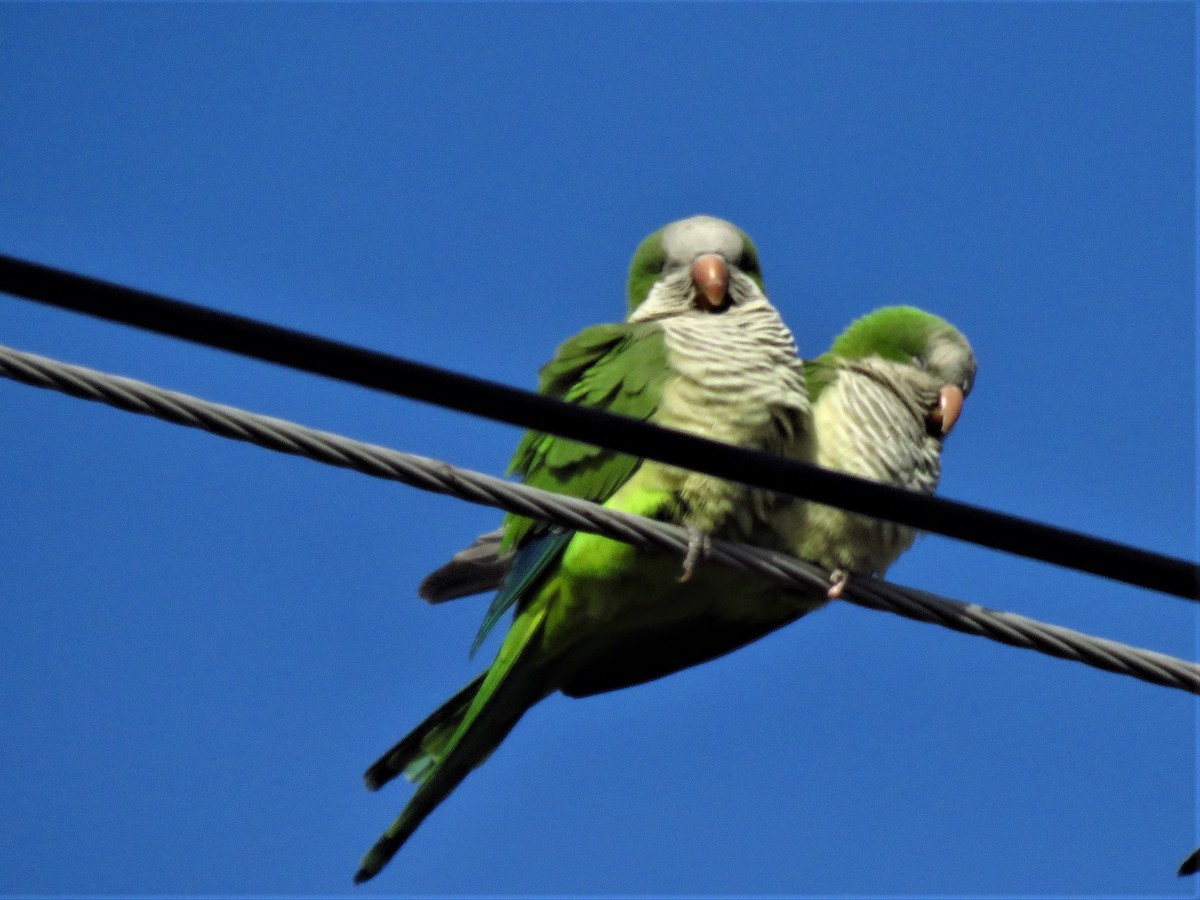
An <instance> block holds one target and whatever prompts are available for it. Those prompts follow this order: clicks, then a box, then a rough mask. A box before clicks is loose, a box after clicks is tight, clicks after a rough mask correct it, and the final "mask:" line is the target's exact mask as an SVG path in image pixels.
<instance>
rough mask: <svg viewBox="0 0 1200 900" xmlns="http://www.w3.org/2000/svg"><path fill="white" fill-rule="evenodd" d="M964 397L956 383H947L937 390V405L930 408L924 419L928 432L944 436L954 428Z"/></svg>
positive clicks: (960, 413)
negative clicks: (927, 415)
mask: <svg viewBox="0 0 1200 900" xmlns="http://www.w3.org/2000/svg"><path fill="white" fill-rule="evenodd" d="M964 399H965V398H964V397H963V392H962V388H960V387H959V386H958V385H956V384H948V385H946V386H945V387H944V388H942V389H941V391H939V392H938V404H937V406H936V407H934V408H933V409H932V410H930V413H929V417H928V418H927V419H926V420H925V424H926V425H927V426H928V428H929V433H930V434H932V435H934V436H935V437H941V438H944V437H946V435H948V434H949V433H950V431H951V429H952V428H954V423H955V422H957V421H958V417H959V416H960V415H962V407H963V400H964Z"/></svg>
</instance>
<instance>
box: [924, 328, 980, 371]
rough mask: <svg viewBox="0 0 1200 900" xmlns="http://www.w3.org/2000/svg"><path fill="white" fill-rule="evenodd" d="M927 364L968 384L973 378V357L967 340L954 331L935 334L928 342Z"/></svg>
mask: <svg viewBox="0 0 1200 900" xmlns="http://www.w3.org/2000/svg"><path fill="white" fill-rule="evenodd" d="M928 361H929V364H930V368H931V369H933V370H934V371H936V372H943V373H945V374H947V375H949V376H951V377H953V378H955V380H959V379H963V380H965V381H966V382H967V383H968V384H970V383H971V382H972V381H973V380H974V378H975V355H974V354H973V353H972V352H971V345H970V344H968V343H967V339H966V338H965V337H963V336H962V335H961V334H959V333H958V332H955V331H949V332H937V333H935V334H934V335H933V336H932V337H931V338H930V341H929V360H928Z"/></svg>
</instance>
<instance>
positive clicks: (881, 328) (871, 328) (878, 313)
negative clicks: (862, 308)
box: [826, 306, 954, 363]
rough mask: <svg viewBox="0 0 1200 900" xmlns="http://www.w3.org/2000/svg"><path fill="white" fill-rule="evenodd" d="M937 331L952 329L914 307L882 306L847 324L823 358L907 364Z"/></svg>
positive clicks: (923, 348)
mask: <svg viewBox="0 0 1200 900" xmlns="http://www.w3.org/2000/svg"><path fill="white" fill-rule="evenodd" d="M940 330H947V331H953V330H954V328H953V326H952V325H951V324H950V323H949V322H947V321H946V320H945V319H943V318H941V317H940V316H935V315H934V314H933V313H928V312H925V310H923V309H917V307H915V306H885V307H883V308H882V309H877V310H875V311H874V312H870V313H867V314H866V315H865V316H862V317H861V318H859V319H855V320H854V321H853V322H851V323H850V325H849V326H848V327H847V328H846V330H845V331H843V332H842V333H841V334H840V335H838V337H837V340H835V341H834V342H833V346H832V347H830V348H829V353H828V354H826V355H827V356H835V357H838V358H839V359H863V358H865V357H868V356H882V357H883V358H884V359H890V360H893V361H894V362H902V363H908V362H911V361H912V358H913V357H914V356H923V355H924V354H925V353H926V352H927V351H928V347H929V338H930V336H931V335H932V334H933V333H934V332H935V331H940Z"/></svg>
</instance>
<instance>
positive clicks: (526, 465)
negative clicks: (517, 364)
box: [471, 323, 667, 655]
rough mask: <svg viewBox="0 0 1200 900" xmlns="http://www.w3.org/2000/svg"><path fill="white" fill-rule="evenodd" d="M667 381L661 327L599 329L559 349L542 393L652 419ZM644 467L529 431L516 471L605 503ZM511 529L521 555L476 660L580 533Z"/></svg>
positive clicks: (517, 521) (536, 483) (487, 621)
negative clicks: (502, 622) (492, 633)
mask: <svg viewBox="0 0 1200 900" xmlns="http://www.w3.org/2000/svg"><path fill="white" fill-rule="evenodd" d="M666 375H667V351H666V346H665V344H664V343H663V336H662V329H661V328H659V327H658V326H656V325H653V324H648V323H638V324H629V323H623V324H620V325H596V326H594V327H592V328H588V329H587V330H585V331H582V332H580V333H579V334H577V335H576V336H575V337H573V338H571V339H570V340H569V341H567V342H566V343H565V344H563V345H562V346H561V347H559V348H558V353H556V354H555V356H554V359H552V360H551V361H550V362H549V363H547V364H546V365H545V366H544V367H543V368H542V371H541V378H540V383H539V386H538V391H539V393H542V394H548V395H550V396H552V397H560V398H562V399H563V400H568V401H570V402H572V403H580V404H582V405H584V406H594V407H597V408H599V409H604V410H607V411H609V412H612V413H618V414H620V415H623V416H630V417H632V418H635V419H648V418H649V417H650V416H651V415H652V414H653V413H654V410H655V409H657V408H658V400H659V397H660V396H661V394H662V387H663V382H664V381H665V379H666ZM640 464H641V460H640V459H638V458H637V457H634V456H626V455H625V454H623V453H614V452H613V451H612V450H605V449H603V448H601V447H596V446H594V445H592V444H581V443H579V442H578V441H568V440H566V439H564V438H560V437H554V436H553V435H549V434H544V433H542V432H539V431H528V432H526V433H525V436H524V437H523V438H521V443H520V444H518V445H517V451H516V453H515V454H513V459H512V462H511V463H510V464H509V472H511V473H513V474H516V475H521V476H523V480H524V482H525V483H526V484H529V485H532V486H533V487H538V488H542V489H544V490H547V491H554V492H555V493H559V494H567V495H569V496H571V497H582V498H583V499H585V500H592V501H594V502H597V503H603V502H604V501H605V500H607V499H608V498H609V497H611V496H612V495H613V494H614V493H616V491H617V489H618V488H620V487H621V485H623V484H624V483H625V482H626V481H628V480H629V478H630V476H632V475H633V473H634V472H635V471H636V470H637V467H638V466H639V465H640ZM504 529H505V530H504V540H503V542H502V544H501V547H500V552H501V553H504V552H506V551H507V550H508V549H509V548H515V549H516V557H515V558H514V560H513V566H512V568H511V569H510V570H509V573H508V575H507V576H505V579H504V581H503V583H502V584H501V585H500V589H499V590H498V591H497V592H496V596H495V597H494V598H493V599H492V603H491V606H489V607H488V611H487V613H486V614H485V615H484V617H483V623H482V624H481V625H480V626H479V632H478V633H477V634H476V635H475V641H474V642H473V643H472V645H471V653H472V655H474V653H475V651H476V650H478V649H479V646H480V644H482V643H483V641H484V638H486V637H487V635H488V632H490V631H491V630H492V628H493V626H495V624H496V623H497V622H499V621H500V619H501V618H502V617H503V616H504V614H505V612H507V611H508V609H509V608H510V607H512V606H513V605H515V604H516V603H518V602H519V601H520V599H521V598H522V597H524V596H526V595H527V594H530V592H531V591H533V590H535V589H536V587H537V585H538V584H540V583H541V580H542V576H543V575H544V574H545V573H546V572H547V571H548V570H549V569H551V568H552V567H553V565H554V564H556V563H557V562H558V560H559V558H560V557H561V556H562V554H563V553H564V552H565V551H566V549H567V544H569V543H570V542H571V538H572V537H574V534H575V532H573V531H563V530H561V529H555V528H550V527H548V526H546V525H544V524H542V523H540V522H535V521H534V520H533V519H527V518H525V517H523V516H514V515H511V514H510V515H509V516H508V517H506V518H505V520H504Z"/></svg>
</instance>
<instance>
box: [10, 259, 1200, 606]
mask: <svg viewBox="0 0 1200 900" xmlns="http://www.w3.org/2000/svg"><path fill="white" fill-rule="evenodd" d="M0 292H4V293H8V294H12V295H13V296H17V297H22V298H24V299H27V300H33V301H35V302H37V303H42V304H46V305H49V306H54V307H58V308H60V309H68V310H72V311H74V312H79V313H84V314H86V315H90V316H94V317H96V318H100V319H106V320H108V321H111V322H120V323H122V324H125V325H131V326H134V327H136V328H141V329H145V330H148V331H154V332H157V333H159V334H165V335H169V336H171V337H176V338H180V339H182V340H186V341H191V342H193V343H197V344H203V345H205V346H209V347H217V348H220V349H222V350H228V351H231V352H233V353H238V354H241V355H243V356H248V357H251V358H254V359H260V360H265V361H267V362H273V363H277V364H279V365H283V366H287V367H289V368H293V369H299V370H302V371H306V372H311V373H313V374H317V375H324V376H326V377H329V378H336V379H338V380H340V381H346V382H349V383H351V384H357V385H360V386H362V387H369V388H374V389H376V390H380V391H385V392H387V393H391V394H396V395H398V396H402V397H408V398H411V399H414V400H421V401H423V402H426V403H432V404H436V405H438V406H443V407H446V408H448V409H454V410H458V411H459V412H465V413H470V414H472V415H477V416H482V417H484V418H488V419H494V420H497V421H501V422H507V423H509V424H511V425H518V426H520V427H523V428H529V429H533V430H535V431H545V432H549V433H551V434H556V435H560V436H562V437H565V438H571V439H573V440H577V441H582V442H584V443H589V444H597V445H600V446H604V447H608V448H611V449H613V450H618V451H621V452H623V453H628V454H630V455H632V456H639V457H649V458H651V459H655V460H658V461H660V462H665V463H669V464H671V465H675V466H679V467H681V468H687V469H693V470H696V471H699V472H703V473H705V474H708V475H713V476H716V477H719V478H725V479H728V480H730V481H736V482H740V483H742V484H746V485H750V486H752V487H757V488H762V489H765V490H770V491H777V492H779V493H783V494H790V495H793V496H799V497H803V498H805V499H808V500H814V501H817V502H819V503H825V504H828V505H830V506H838V507H842V508H844V509H848V510H851V511H853V512H858V513H863V514H865V515H870V516H875V517H877V518H881V519H888V520H891V521H893V522H899V523H901V524H904V525H909V526H912V527H914V528H918V529H920V530H922V531H929V532H935V533H937V534H942V535H945V536H947V537H952V538H957V539H959V540H963V541H968V542H970V543H974V544H979V545H981V546H984V547H991V548H993V549H996V550H1004V551H1007V552H1009V553H1015V554H1017V555H1020V556H1026V557H1030V558H1032V559H1037V560H1041V561H1042V562H1048V563H1054V564H1056V565H1060V566H1064V567H1067V568H1071V569H1078V570H1080V571H1083V572H1089V573H1091V574H1093V575H1101V576H1103V577H1106V578H1111V579H1114V580H1117V581H1122V582H1125V583H1127V584H1132V585H1136V586H1138V587H1144V588H1149V589H1151V590H1155V591H1161V592H1163V593H1167V594H1174V595H1175V596H1179V597H1184V598H1187V599H1190V600H1196V599H1200V567H1198V566H1196V565H1195V564H1194V563H1192V562H1189V561H1188V560H1183V559H1177V558H1174V557H1169V556H1164V555H1162V554H1158V553H1152V552H1150V551H1147V550H1142V549H1139V548H1137V547H1131V546H1129V545H1126V544H1120V543H1117V542H1115V541H1108V540H1104V539H1102V538H1096V537H1092V536H1090V535H1085V534H1081V533H1079V532H1075V531H1069V530H1067V529H1063V528H1057V527H1055V526H1052V525H1044V524H1042V523H1040V522H1034V521H1032V520H1030V519H1024V518H1021V517H1018V516H1011V515H1008V514H1005V513H998V512H993V511H991V510H987V509H983V508H981V507H977V506H972V505H970V504H966V503H959V502H957V501H952V500H946V499H943V498H939V497H927V496H925V495H923V494H917V493H914V492H912V491H906V490H903V489H900V488H895V487H890V486H888V485H882V484H878V483H877V482H873V481H867V480H865V479H862V478H855V477H853V476H850V475H844V474H841V473H839V472H832V471H829V470H827V469H822V468H819V467H817V466H812V465H808V464H806V463H801V462H797V461H795V460H788V459H784V458H783V457H780V456H775V455H773V454H769V453H763V452H758V451H751V450H745V449H742V448H740V447H734V446H732V445H729V444H723V443H720V442H718V441H711V440H707V439H705V438H699V437H695V436H694V435H690V434H685V433H683V432H680V431H674V430H672V429H668V428H662V427H660V426H657V425H652V424H650V423H648V422H642V421H638V420H635V419H630V418H626V417H623V416H616V415H612V414H611V413H606V412H603V411H601V410H597V409H592V408H589V407H583V406H577V405H574V404H570V403H565V402H563V401H560V400H556V399H554V398H551V397H545V396H542V395H539V394H533V393H530V392H528V391H523V390H519V389H517V388H512V387H508V386H507V385H502V384H497V383H496V382H492V381H486V380H484V379H481V378H474V377H471V376H469V375H462V374H459V373H456V372H450V371H447V370H445V369H439V368H437V367H434V366H428V365H424V364H421V363H416V362H412V361H409V360H405V359H400V358H398V357H395V356H389V355H387V354H385V353H379V352H376V351H373V350H365V349H363V348H361V347H355V346H352V345H350V344H345V343H341V342H339V341H332V340H329V339H327V338H321V337H316V336H314V335H310V334H305V333H304V332H300V331H294V330H292V329H288V328H281V327H279V326H277V325H269V324H266V323H264V322H258V321H255V320H253V319H249V318H246V317H243V316H237V315H233V314H231V313H225V312H220V311H218V310H214V309H208V308H206V307H202V306H197V305H194V304H191V303H184V302H181V301H179V300H172V299H170V298H168V297H163V296H160V295H158V294H153V293H150V292H148V291H140V290H136V289H133V288H128V287H124V286H121V285H117V284H113V283H110V282H106V281H101V280H99V279H95V278H89V277H87V276H83V275H78V274H75V273H72V272H66V271H63V270H61V269H55V268H51V267H49V266H44V265H40V264H38V263H33V262H29V261H27V260H22V259H17V258H14V257H11V256H7V255H4V254H0Z"/></svg>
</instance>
